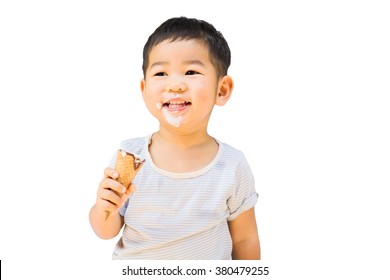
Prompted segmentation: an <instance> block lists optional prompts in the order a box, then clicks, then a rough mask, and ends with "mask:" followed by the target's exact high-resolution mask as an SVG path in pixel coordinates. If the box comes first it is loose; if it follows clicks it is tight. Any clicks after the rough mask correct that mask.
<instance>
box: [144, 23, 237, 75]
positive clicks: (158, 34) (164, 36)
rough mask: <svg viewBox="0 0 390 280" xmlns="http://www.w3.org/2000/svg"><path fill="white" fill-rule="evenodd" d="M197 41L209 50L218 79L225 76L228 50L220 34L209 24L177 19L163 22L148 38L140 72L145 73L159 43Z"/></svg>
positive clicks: (228, 61) (228, 55)
mask: <svg viewBox="0 0 390 280" xmlns="http://www.w3.org/2000/svg"><path fill="white" fill-rule="evenodd" d="M191 39H195V40H199V41H200V42H202V43H204V44H205V46H206V47H207V48H208V50H209V55H210V59H211V61H212V63H213V64H214V66H215V68H216V71H217V75H218V77H222V76H225V75H227V71H228V68H229V66H230V56H231V55H230V48H229V45H228V43H227V41H226V40H225V38H224V37H223V35H222V33H221V32H219V31H217V30H216V29H215V28H214V26H213V25H211V24H210V23H208V22H206V21H204V20H199V19H195V18H186V17H177V18H171V19H168V20H167V21H165V22H163V23H162V24H161V25H160V26H159V27H158V28H157V29H156V30H155V31H154V32H153V33H152V34H151V35H150V36H149V38H148V41H147V42H146V44H145V46H144V49H143V63H142V71H143V73H144V76H145V73H146V68H147V67H148V64H149V54H150V52H151V50H152V48H153V47H154V46H156V45H158V44H159V43H161V42H163V41H165V40H170V41H171V42H173V41H176V40H191Z"/></svg>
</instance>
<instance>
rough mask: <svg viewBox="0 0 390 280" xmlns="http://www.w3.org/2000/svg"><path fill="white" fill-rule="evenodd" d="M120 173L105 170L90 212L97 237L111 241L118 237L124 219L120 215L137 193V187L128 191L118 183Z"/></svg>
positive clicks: (108, 169)
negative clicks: (132, 196) (126, 202)
mask: <svg viewBox="0 0 390 280" xmlns="http://www.w3.org/2000/svg"><path fill="white" fill-rule="evenodd" d="M116 178H118V173H117V172H116V171H115V170H114V169H112V168H106V170H104V178H103V180H102V181H101V182H100V184H99V189H98V192H97V197H96V203H95V204H94V205H93V206H92V208H91V211H90V212H89V222H90V224H91V226H92V229H93V230H94V231H95V233H96V235H97V236H99V237H100V238H103V239H110V238H113V237H115V236H117V235H118V233H119V232H120V230H121V228H122V226H123V224H124V219H123V217H122V216H121V215H120V214H119V209H120V207H122V206H123V205H124V203H125V201H126V200H127V198H128V197H129V196H130V194H132V193H133V192H134V191H135V186H134V185H130V187H129V188H128V189H126V188H125V187H124V186H123V185H122V184H120V183H119V182H118V181H116Z"/></svg>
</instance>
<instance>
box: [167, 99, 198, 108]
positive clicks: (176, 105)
mask: <svg viewBox="0 0 390 280" xmlns="http://www.w3.org/2000/svg"><path fill="white" fill-rule="evenodd" d="M189 105H191V102H187V101H184V100H183V101H167V102H164V103H163V107H166V108H168V109H170V110H179V109H183V108H185V107H187V106H189Z"/></svg>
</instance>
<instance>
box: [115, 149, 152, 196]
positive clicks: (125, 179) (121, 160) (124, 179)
mask: <svg viewBox="0 0 390 280" xmlns="http://www.w3.org/2000/svg"><path fill="white" fill-rule="evenodd" d="M144 162H145V160H143V159H140V158H139V157H137V156H136V155H134V154H131V153H129V152H126V151H124V150H119V151H118V153H117V156H116V163H115V170H116V171H117V172H118V174H119V176H118V178H117V181H118V182H119V183H121V184H122V185H124V186H125V187H126V188H128V187H129V186H130V183H131V182H132V181H133V179H134V177H135V176H136V175H137V173H138V171H139V170H140V169H141V167H142V165H143V163H144Z"/></svg>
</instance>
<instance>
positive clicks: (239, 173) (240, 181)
mask: <svg viewBox="0 0 390 280" xmlns="http://www.w3.org/2000/svg"><path fill="white" fill-rule="evenodd" d="M257 199H258V194H257V192H256V189H255V180H254V178H253V174H252V171H251V169H250V167H249V164H248V162H247V160H246V159H245V157H243V158H242V160H241V162H240V163H239V164H238V166H237V169H236V174H235V181H234V186H233V190H232V192H231V195H230V197H229V199H228V202H227V203H228V208H229V212H230V214H229V216H228V218H227V220H228V221H232V220H234V219H235V218H237V216H238V215H240V214H241V213H243V212H245V211H246V210H249V209H250V208H252V207H254V206H255V204H256V202H257Z"/></svg>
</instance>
